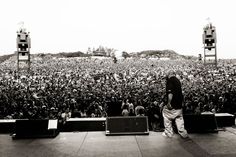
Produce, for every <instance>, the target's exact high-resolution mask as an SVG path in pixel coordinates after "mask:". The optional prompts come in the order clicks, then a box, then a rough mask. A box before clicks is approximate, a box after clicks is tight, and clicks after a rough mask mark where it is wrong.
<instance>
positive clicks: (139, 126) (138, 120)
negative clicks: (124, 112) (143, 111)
mask: <svg viewBox="0 0 236 157" xmlns="http://www.w3.org/2000/svg"><path fill="white" fill-rule="evenodd" d="M122 134H124V135H125V134H126V135H127V134H128V135H129V134H143V135H148V134H149V129H148V118H147V117H146V116H140V117H107V119H106V135H122Z"/></svg>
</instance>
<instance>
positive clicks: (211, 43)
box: [203, 23, 217, 66]
mask: <svg viewBox="0 0 236 157" xmlns="http://www.w3.org/2000/svg"><path fill="white" fill-rule="evenodd" d="M203 44H204V64H205V65H208V64H211V65H215V66H217V49H216V28H215V26H212V24H211V23H209V24H208V25H207V26H205V27H204V28H203Z"/></svg>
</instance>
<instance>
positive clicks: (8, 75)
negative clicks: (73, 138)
mask: <svg viewBox="0 0 236 157" xmlns="http://www.w3.org/2000/svg"><path fill="white" fill-rule="evenodd" d="M31 62H32V63H31V68H30V72H29V73H26V72H25V73H24V70H21V71H20V73H19V74H18V73H17V71H16V61H15V60H14V59H12V60H9V61H6V62H3V63H1V64H0V119H3V118H4V119H21V118H22V119H47V118H58V119H63V118H68V117H106V116H121V115H135V114H137V113H135V112H136V111H135V108H136V107H137V106H139V107H140V106H141V107H143V108H144V111H145V112H143V114H144V115H145V114H147V115H148V116H149V117H153V115H149V114H154V112H155V111H154V110H153V109H155V108H158V107H160V106H161V104H164V103H165V79H166V77H165V76H166V73H167V72H168V70H170V69H171V70H174V71H175V72H176V75H177V77H178V78H179V79H180V81H181V83H182V89H183V95H184V113H186V114H187V113H191V114H201V113H202V112H213V113H215V112H227V113H232V114H234V113H236V97H235V95H236V63H234V62H232V61H231V60H228V61H225V60H221V61H219V62H218V67H217V68H215V67H214V66H204V64H203V63H202V62H199V61H192V60H158V59H137V58H132V59H131V58H128V59H121V60H118V61H117V62H116V63H114V62H113V60H112V59H110V58H103V59H98V58H69V59H68V58H43V59H42V58H33V59H32V60H31ZM156 112H157V113H159V111H156Z"/></svg>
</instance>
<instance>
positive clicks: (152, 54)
mask: <svg viewBox="0 0 236 157" xmlns="http://www.w3.org/2000/svg"><path fill="white" fill-rule="evenodd" d="M122 53H123V57H126V58H127V57H138V58H169V59H196V57H194V56H185V55H180V54H178V53H176V52H175V51H173V50H145V51H141V52H132V53H127V52H122ZM14 56H15V54H9V55H2V56H0V63H2V62H4V61H7V60H9V59H13V58H15V57H14ZM89 56H92V55H91V54H87V53H83V52H81V51H77V52H60V53H54V54H52V53H36V54H31V57H32V58H42V59H50V58H73V57H89Z"/></svg>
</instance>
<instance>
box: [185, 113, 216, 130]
mask: <svg viewBox="0 0 236 157" xmlns="http://www.w3.org/2000/svg"><path fill="white" fill-rule="evenodd" d="M183 117H184V125H185V129H186V130H187V131H188V132H189V133H205V132H217V123H216V118H215V115H214V114H200V115H194V114H187V115H184V116H183Z"/></svg>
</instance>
